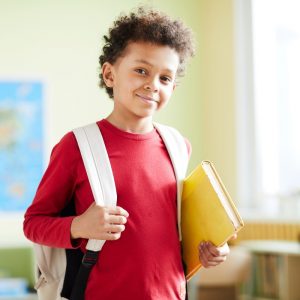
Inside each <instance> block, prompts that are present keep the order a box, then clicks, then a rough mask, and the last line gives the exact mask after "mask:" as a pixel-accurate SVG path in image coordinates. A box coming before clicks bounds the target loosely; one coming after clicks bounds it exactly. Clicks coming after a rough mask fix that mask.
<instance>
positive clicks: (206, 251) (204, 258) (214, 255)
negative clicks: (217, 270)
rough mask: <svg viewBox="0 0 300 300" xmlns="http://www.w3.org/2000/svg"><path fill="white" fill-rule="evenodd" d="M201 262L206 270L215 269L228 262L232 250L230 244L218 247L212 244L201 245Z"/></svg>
mask: <svg viewBox="0 0 300 300" xmlns="http://www.w3.org/2000/svg"><path fill="white" fill-rule="evenodd" d="M198 249H199V260H200V262H201V264H202V266H203V267H204V268H209V267H214V266H217V265H219V264H220V263H222V262H224V261H225V260H226V257H227V255H228V254H229V252H230V250H229V247H228V244H227V243H226V244H224V245H223V246H221V247H216V246H214V245H213V244H212V243H210V242H203V243H201V244H200V245H199V248H198Z"/></svg>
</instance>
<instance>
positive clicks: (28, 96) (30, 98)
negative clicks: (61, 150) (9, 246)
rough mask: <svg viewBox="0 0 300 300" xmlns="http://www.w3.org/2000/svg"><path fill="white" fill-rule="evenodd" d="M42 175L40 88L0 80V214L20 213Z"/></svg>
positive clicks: (26, 82)
mask: <svg viewBox="0 0 300 300" xmlns="http://www.w3.org/2000/svg"><path fill="white" fill-rule="evenodd" d="M42 172H43V85H42V83H41V82H37V81H33V82H30V81H24V82H21V81H0V213H7V212H13V213H14V212H20V213H23V212H24V211H25V210H26V208H27V207H28V205H29V204H30V203H31V202H32V199H33V197H34V194H35V191H36V188H37V186H38V183H39V181H40V179H41V176H42Z"/></svg>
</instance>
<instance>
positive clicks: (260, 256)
mask: <svg viewBox="0 0 300 300" xmlns="http://www.w3.org/2000/svg"><path fill="white" fill-rule="evenodd" d="M240 245H241V246H243V247H246V248H247V249H248V250H250V251H251V253H252V255H253V268H252V276H251V282H250V285H251V287H250V290H251V296H252V299H255V300H273V299H274V300H275V299H276V300H277V299H280V300H300V281H299V276H300V244H299V243H298V242H287V241H269V240H268V241H265V240H262V241H258V240H257V241H244V242H241V243H240Z"/></svg>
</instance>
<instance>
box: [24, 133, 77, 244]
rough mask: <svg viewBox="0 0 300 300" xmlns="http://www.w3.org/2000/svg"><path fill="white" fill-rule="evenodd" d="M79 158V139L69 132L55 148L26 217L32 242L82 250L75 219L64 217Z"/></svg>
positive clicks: (25, 227) (70, 197)
mask: <svg viewBox="0 0 300 300" xmlns="http://www.w3.org/2000/svg"><path fill="white" fill-rule="evenodd" d="M78 157H79V158H80V152H79V148H78V146H77V142H76V139H75V136H74V134H73V133H72V132H69V133H67V134H66V135H65V136H64V137H63V138H62V139H61V141H60V142H59V143H58V144H57V145H56V146H55V147H54V148H53V150H52V153H51V157H50V162H49V165H48V167H47V169H46V171H45V173H44V175H43V177H42V180H41V182H40V184H39V186H38V189H37V192H36V195H35V197H34V199H33V202H32V204H31V205H30V206H29V208H28V209H27V211H26V213H25V217H24V224H23V228H24V234H25V236H26V237H27V238H28V239H29V240H31V241H33V242H35V243H38V244H42V245H46V246H51V247H59V248H74V247H76V248H77V247H79V246H80V244H81V240H73V241H72V240H71V234H70V228H71V223H72V221H73V218H74V216H68V217H62V216H60V214H61V211H62V210H63V208H65V207H66V206H67V204H68V203H70V201H71V200H72V197H73V194H74V189H75V186H76V170H75V169H76V164H77V161H78Z"/></svg>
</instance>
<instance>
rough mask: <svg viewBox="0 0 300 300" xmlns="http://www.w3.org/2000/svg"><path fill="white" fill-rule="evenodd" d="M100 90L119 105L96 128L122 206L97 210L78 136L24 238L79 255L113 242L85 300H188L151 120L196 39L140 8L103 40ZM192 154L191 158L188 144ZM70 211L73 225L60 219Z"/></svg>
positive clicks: (47, 183) (56, 167) (206, 247)
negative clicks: (94, 244) (94, 243)
mask: <svg viewBox="0 0 300 300" xmlns="http://www.w3.org/2000/svg"><path fill="white" fill-rule="evenodd" d="M104 39H105V45H104V47H103V53H102V55H101V56H100V59H99V61H100V65H101V74H100V81H101V82H100V85H101V86H102V87H104V88H105V89H106V91H107V93H108V95H109V97H110V98H112V99H113V101H114V108H113V111H112V112H111V114H110V115H109V116H108V117H107V118H106V119H103V120H101V121H99V122H97V124H98V126H99V128H100V130H101V133H102V135H103V139H104V142H105V145H106V148H107V152H108V155H109V158H110V163H111V166H112V170H113V174H114V179H115V183H116V190H117V196H118V199H117V201H118V206H117V207H116V208H113V207H100V206H96V205H95V204H94V200H93V196H92V192H91V189H90V186H89V182H88V179H87V175H86V172H85V169H84V166H83V162H82V159H81V156H80V152H79V149H78V146H77V143H76V140H75V137H74V135H73V133H71V132H69V133H67V134H66V135H65V136H64V137H63V138H62V140H61V141H60V142H59V143H58V144H57V145H56V146H55V147H54V149H53V151H52V154H51V160H50V163H49V166H48V168H47V170H46V172H45V174H44V176H43V178H42V181H41V183H40V185H39V187H38V190H37V193H36V196H35V198H34V201H33V203H32V205H31V206H30V207H29V208H28V210H27V212H26V214H25V221H24V232H25V235H26V236H27V238H29V239H30V240H32V241H34V242H36V243H40V244H43V245H49V246H52V247H62V248H76V247H80V248H81V249H82V251H85V245H86V239H89V238H93V239H101V240H107V242H106V243H105V245H104V247H103V249H102V250H101V252H100V254H99V257H98V261H97V263H96V265H95V266H94V268H93V269H92V272H91V274H90V276H89V279H88V283H87V288H86V292H85V298H86V299H88V300H98V299H103V300H126V299H128V300H129V299H130V300H142V299H149V300H150V299H160V300H164V299H166V300H170V299H185V275H184V271H183V265H182V260H181V250H180V242H179V239H178V232H177V219H176V180H175V176H174V172H173V167H172V164H171V161H170V158H169V155H168V152H167V150H166V148H165V145H164V143H163V141H162V139H161V137H160V136H159V134H158V132H157V131H156V130H155V129H154V127H153V123H152V117H153V114H154V113H155V112H156V111H157V110H159V109H161V108H162V107H163V106H165V105H166V104H167V103H168V101H169V99H170V97H171V95H172V92H173V90H174V88H175V81H176V77H177V76H179V75H180V74H181V73H182V72H183V70H184V66H185V63H186V60H187V58H189V57H190V56H192V55H193V53H194V50H193V45H192V37H191V32H190V30H189V29H187V28H186V27H185V26H184V25H183V24H182V23H181V22H180V21H177V20H175V21H173V20H171V19H170V18H169V17H167V16H166V15H164V14H162V13H160V12H157V11H153V10H145V9H143V8H140V9H139V10H138V11H137V12H136V13H131V14H130V15H128V16H122V17H119V19H118V20H116V21H115V23H114V26H113V27H112V28H111V29H110V30H109V35H108V36H105V37H104ZM187 149H188V151H189V153H190V152H191V149H190V145H189V143H188V142H187ZM70 202H73V203H74V204H75V209H76V216H69V217H60V212H61V211H62V210H63V208H64V207H66V205H67V204H68V203H70ZM228 252H229V249H228V246H227V244H226V245H225V246H223V247H219V248H217V247H214V246H213V245H211V244H209V243H203V244H202V245H201V247H199V259H200V260H201V262H202V264H203V266H205V267H210V266H215V265H217V264H219V263H221V262H222V261H224V260H225V259H226V256H227V254H228Z"/></svg>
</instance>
